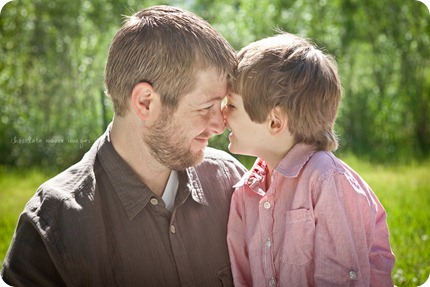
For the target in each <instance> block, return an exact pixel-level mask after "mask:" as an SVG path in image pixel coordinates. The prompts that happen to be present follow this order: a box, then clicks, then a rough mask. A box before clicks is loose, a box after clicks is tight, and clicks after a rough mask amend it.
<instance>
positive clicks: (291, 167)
mask: <svg viewBox="0 0 430 287" xmlns="http://www.w3.org/2000/svg"><path fill="white" fill-rule="evenodd" d="M315 152H316V149H315V147H314V146H313V145H308V144H304V143H298V144H296V145H294V146H293V147H292V148H291V150H290V151H289V152H288V153H287V155H286V156H285V157H284V158H283V159H282V160H281V161H280V162H279V163H278V165H277V166H276V167H275V169H274V173H275V172H277V173H280V174H281V175H283V176H284V177H297V176H298V175H299V173H300V171H301V170H302V169H303V167H304V166H305V164H306V163H307V162H308V161H309V159H310V158H311V157H312V155H313V154H314V153H315ZM267 173H268V167H267V163H266V162H265V161H264V160H262V159H261V158H257V160H256V161H255V163H254V165H253V166H252V168H251V169H250V170H249V171H248V172H247V173H246V174H244V176H243V177H242V178H241V180H240V181H239V182H238V183H236V184H235V185H234V188H237V187H240V186H243V185H247V186H248V187H249V188H251V189H253V190H254V191H256V192H257V193H259V194H260V193H263V194H264V193H265V192H264V191H263V190H262V189H261V188H260V187H261V186H265V182H266V176H267ZM262 184H263V185H262Z"/></svg>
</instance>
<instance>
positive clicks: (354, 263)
mask: <svg viewBox="0 0 430 287" xmlns="http://www.w3.org/2000/svg"><path fill="white" fill-rule="evenodd" d="M238 57H239V66H238V69H237V75H236V81H235V83H234V84H233V87H232V93H231V94H230V95H229V96H228V100H227V103H226V105H225V107H224V109H223V112H224V118H225V121H226V126H227V128H228V129H229V130H230V131H231V133H230V136H229V140H230V144H229V150H230V151H231V152H232V153H236V154H244V155H251V156H256V157H258V159H257V160H256V162H255V164H254V166H253V168H252V169H251V170H250V171H249V172H248V173H247V174H246V175H245V176H244V177H243V178H242V180H241V181H240V182H239V183H238V184H237V185H236V186H235V187H236V191H235V193H234V195H233V199H232V202H231V210H230V218H229V222H228V236H227V239H228V244H229V252H230V260H231V264H232V271H233V278H234V283H235V286H258V287H261V286H300V287H301V286H378V287H382V286H393V282H392V279H391V271H392V268H393V265H394V255H393V253H392V251H391V248H390V243H389V233H388V228H387V223H386V213H385V211H384V208H383V207H382V205H381V203H380V202H379V200H378V199H377V197H376V195H375V194H374V193H373V191H372V190H371V189H370V187H369V186H368V185H367V184H366V183H365V182H364V180H363V179H362V178H361V177H360V176H359V175H358V174H357V173H356V172H354V171H353V170H352V169H351V168H350V167H349V166H348V165H346V164H345V163H344V162H342V161H341V160H339V159H338V158H336V157H335V156H334V154H333V153H332V151H334V150H335V149H336V148H337V146H338V143H337V139H336V136H335V133H334V131H333V126H334V122H335V118H336V114H337V110H338V106H339V103H340V100H341V83H340V79H339V75H338V72H337V67H336V63H335V61H334V59H333V58H332V57H330V56H329V55H326V54H324V53H323V52H322V51H320V50H318V49H317V48H316V47H314V46H313V45H312V44H310V43H309V42H308V41H306V40H305V39H302V38H300V37H298V36H294V35H291V34H286V33H285V34H280V35H277V36H274V37H270V38H266V39H263V40H260V41H257V42H254V43H252V44H250V45H248V46H247V47H245V48H244V49H242V50H241V51H240V52H239V54H238Z"/></svg>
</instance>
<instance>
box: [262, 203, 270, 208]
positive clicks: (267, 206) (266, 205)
mask: <svg viewBox="0 0 430 287" xmlns="http://www.w3.org/2000/svg"><path fill="white" fill-rule="evenodd" d="M263 206H264V208H265V209H269V208H270V202H268V201H266V202H265V203H264V204H263Z"/></svg>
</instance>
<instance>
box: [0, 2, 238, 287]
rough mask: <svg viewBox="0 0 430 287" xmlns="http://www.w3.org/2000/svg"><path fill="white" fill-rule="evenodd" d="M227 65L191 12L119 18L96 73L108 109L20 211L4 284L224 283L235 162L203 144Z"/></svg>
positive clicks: (219, 121)
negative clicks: (79, 151) (92, 136)
mask: <svg viewBox="0 0 430 287" xmlns="http://www.w3.org/2000/svg"><path fill="white" fill-rule="evenodd" d="M234 66H235V53H234V50H233V49H232V48H231V46H230V45H229V44H228V43H227V42H226V40H225V39H224V38H223V37H222V36H221V35H220V34H219V33H217V32H216V31H215V30H214V29H213V28H212V27H211V26H210V25H209V24H208V23H207V22H205V21H204V20H202V19H201V18H199V17H197V16H196V15H194V14H192V13H190V12H187V11H184V10H181V9H178V8H173V7H167V6H155V7H151V8H148V9H144V10H141V11H140V12H138V13H136V14H134V15H133V16H131V17H130V18H128V19H127V21H126V22H125V24H124V25H123V26H122V28H121V29H120V30H119V31H118V33H117V34H116V36H115V37H114V39H113V41H112V45H111V47H110V50H109V56H108V61H107V65H106V73H105V85H106V92H107V94H108V95H109V96H110V97H111V98H112V101H113V104H114V109H115V117H114V120H113V122H112V124H111V125H110V126H109V128H108V130H107V131H106V133H105V134H104V135H103V136H102V137H100V138H99V139H98V140H97V141H96V142H95V143H94V145H93V146H92V148H91V149H90V151H89V152H88V153H87V154H86V155H85V156H84V157H83V159H82V160H81V161H80V162H79V163H77V164H76V165H74V166H72V167H70V168H69V169H67V170H66V171H64V172H62V173H61V174H59V175H58V176H56V177H54V178H53V179H51V180H49V181H48V182H46V183H44V184H43V185H42V186H41V187H40V188H39V190H38V192H37V193H36V195H35V196H34V197H33V198H32V199H31V200H30V201H29V202H28V204H27V205H26V207H25V210H24V212H23V213H22V215H21V217H20V219H19V222H18V226H17V229H16V231H15V235H14V237H13V240H12V244H11V246H10V248H9V251H8V254H7V256H6V259H5V261H4V264H3V267H2V277H3V279H4V281H5V282H6V283H9V284H12V285H14V286H229V285H232V279H231V271H230V263H229V258H228V250H227V244H226V224H227V217H228V209H229V202H230V198H231V193H232V186H233V185H234V184H235V183H236V182H237V181H238V180H239V179H240V177H241V176H242V174H243V173H244V171H245V169H244V168H243V167H242V166H241V165H240V163H239V162H237V161H236V160H235V159H234V158H232V157H231V156H229V155H228V154H226V153H223V152H220V151H217V150H214V149H210V148H207V144H208V139H209V137H210V136H212V135H214V134H219V133H221V132H223V130H224V121H223V117H222V114H221V101H222V100H223V99H224V97H225V96H226V94H227V92H228V81H229V80H230V77H231V75H232V73H233V69H234Z"/></svg>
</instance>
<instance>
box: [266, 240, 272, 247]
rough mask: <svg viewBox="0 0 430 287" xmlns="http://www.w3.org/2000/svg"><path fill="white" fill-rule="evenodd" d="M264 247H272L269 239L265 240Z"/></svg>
mask: <svg viewBox="0 0 430 287" xmlns="http://www.w3.org/2000/svg"><path fill="white" fill-rule="evenodd" d="M266 247H267V248H270V247H272V241H270V239H267V240H266Z"/></svg>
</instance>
